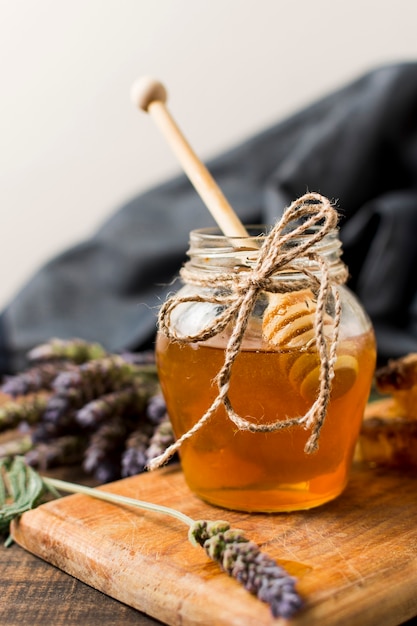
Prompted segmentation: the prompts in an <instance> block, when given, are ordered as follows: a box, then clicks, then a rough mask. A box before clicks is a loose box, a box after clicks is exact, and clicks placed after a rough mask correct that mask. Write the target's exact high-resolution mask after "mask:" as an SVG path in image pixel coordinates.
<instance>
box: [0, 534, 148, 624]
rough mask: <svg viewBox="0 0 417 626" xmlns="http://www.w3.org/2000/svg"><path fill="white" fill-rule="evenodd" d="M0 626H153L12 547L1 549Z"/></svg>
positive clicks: (142, 616) (118, 604)
mask: <svg viewBox="0 0 417 626" xmlns="http://www.w3.org/2000/svg"><path fill="white" fill-rule="evenodd" d="M0 572H1V576H2V581H1V594H0V624H1V625H2V626H80V625H83V626H86V625H87V626H121V625H123V626H157V625H158V624H160V622H159V621H157V620H154V619H152V618H151V617H148V616H146V615H144V614H143V613H139V611H137V610H135V609H133V608H131V607H129V606H127V605H125V604H121V603H120V602H116V601H115V600H113V599H112V598H110V597H108V596H106V595H104V594H102V593H100V592H99V591H96V590H95V589H92V588H91V587H89V586H88V585H85V584H84V583H82V582H80V581H79V580H76V579H75V578H72V577H71V576H68V575H67V574H66V573H64V572H62V571H60V570H59V569H57V568H55V567H51V566H50V565H49V564H47V563H46V562H45V561H42V560H41V559H39V558H36V557H35V556H33V555H32V554H30V553H29V552H26V551H25V550H22V548H20V547H19V546H18V545H16V544H14V545H12V546H11V547H10V548H4V547H3V546H0Z"/></svg>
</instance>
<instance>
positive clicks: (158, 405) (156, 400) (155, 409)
mask: <svg viewBox="0 0 417 626" xmlns="http://www.w3.org/2000/svg"><path fill="white" fill-rule="evenodd" d="M166 413H167V407H166V404H165V400H164V397H163V395H162V394H160V393H158V394H156V395H154V396H152V397H151V398H149V402H148V406H147V407H146V416H147V418H148V419H149V421H150V422H151V423H152V424H159V423H160V422H161V421H162V420H163V419H164V417H166Z"/></svg>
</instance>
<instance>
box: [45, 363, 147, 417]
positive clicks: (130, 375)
mask: <svg viewBox="0 0 417 626" xmlns="http://www.w3.org/2000/svg"><path fill="white" fill-rule="evenodd" d="M135 375H136V371H135V369H134V368H133V366H131V365H129V364H128V363H126V362H125V361H124V360H123V359H122V358H121V357H119V356H108V357H104V358H103V359H96V360H94V361H88V362H87V363H84V364H83V365H80V366H78V367H76V368H74V369H72V370H71V371H64V372H61V373H59V374H58V376H57V377H56V378H55V379H54V381H53V383H52V389H53V392H54V395H53V396H52V397H51V399H50V401H49V402H48V405H47V407H46V410H45V415H44V419H45V420H46V421H51V422H54V421H57V420H59V419H60V417H61V416H62V415H63V414H65V413H67V412H69V411H71V410H77V409H80V408H81V407H82V406H83V405H84V404H86V403H87V402H90V401H91V400H93V399H95V398H98V397H99V396H102V395H103V394H106V393H109V392H112V391H116V390H118V389H122V388H124V387H128V386H129V385H131V384H132V382H134V380H135Z"/></svg>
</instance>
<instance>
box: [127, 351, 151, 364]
mask: <svg viewBox="0 0 417 626" xmlns="http://www.w3.org/2000/svg"><path fill="white" fill-rule="evenodd" d="M120 356H121V357H122V359H124V360H125V361H126V362H127V363H131V364H132V365H140V366H142V365H155V352H154V351H153V350H143V351H142V352H121V353H120Z"/></svg>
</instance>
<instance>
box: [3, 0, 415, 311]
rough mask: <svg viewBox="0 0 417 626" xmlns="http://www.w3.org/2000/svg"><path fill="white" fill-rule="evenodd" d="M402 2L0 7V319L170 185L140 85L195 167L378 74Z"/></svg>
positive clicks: (59, 2)
mask: <svg viewBox="0 0 417 626" xmlns="http://www.w3.org/2000/svg"><path fill="white" fill-rule="evenodd" d="M416 23H417V3H416V1H415V0H396V2H391V3H386V2H381V0H349V1H348V0H299V1H294V0H152V1H151V0H0V77H1V82H0V85H1V98H0V112H1V115H0V236H1V239H0V308H1V307H2V306H3V305H4V304H5V303H6V302H7V301H8V300H9V299H10V298H11V297H12V296H13V294H14V293H15V292H16V291H17V290H18V289H19V288H20V287H21V285H22V284H24V282H25V280H27V278H28V277H29V276H30V275H31V274H32V273H33V272H34V271H35V270H36V269H37V268H38V267H39V266H40V265H41V264H42V263H43V262H44V261H45V260H47V259H48V258H50V257H51V256H53V255H54V254H55V253H57V252H60V251H62V250H63V249H64V248H66V247H68V246H69V245H71V244H73V243H75V242H78V241H80V240H82V239H84V238H86V237H88V236H89V234H90V233H92V232H93V231H94V229H95V228H96V227H97V226H98V225H99V224H100V223H101V222H102V221H103V220H104V219H105V218H106V217H107V216H108V215H109V214H110V213H112V212H113V211H114V210H116V208H117V207H118V206H120V205H121V204H122V203H123V202H124V201H125V200H127V199H129V198H130V197H131V196H132V195H133V194H135V193H137V192H138V191H140V190H143V189H145V188H146V187H148V186H150V185H153V184H154V183H156V182H158V181H159V180H161V179H164V178H166V177H167V176H170V175H171V174H173V173H177V172H178V166H177V164H176V162H175V159H174V157H173V156H172V154H171V152H170V150H169V148H168V146H167V145H166V144H165V142H164V140H163V139H162V138H161V136H160V135H159V132H158V131H157V129H156V128H155V127H154V125H153V123H152V121H151V120H150V119H149V118H148V117H147V116H146V115H145V114H141V113H139V112H137V111H136V110H135V109H134V108H133V106H132V105H131V102H130V96H129V92H130V86H131V83H132V82H133V80H134V79H136V78H137V77H138V76H141V75H142V74H151V75H154V76H157V77H159V78H160V79H161V80H163V81H164V82H165V84H166V85H167V87H168V90H169V93H170V99H169V105H170V109H171V111H172V113H173V115H174V117H175V118H176V120H177V122H178V123H179V125H180V127H181V128H182V129H183V131H184V132H185V134H186V136H187V137H188V139H189V140H190V142H191V144H192V145H193V147H194V149H195V150H196V151H197V153H198V154H199V155H200V156H201V157H202V158H204V159H205V158H208V157H210V156H213V155H214V154H216V153H217V152H218V151H220V150H222V149H223V148H227V147H229V146H231V145H233V144H234V143H235V142H237V141H240V140H242V139H244V138H245V137H246V136H248V135H250V134H252V133H253V132H255V131H257V130H260V129H261V128H263V127H265V126H267V125H268V124H270V123H273V122H276V121H279V120H280V119H282V118H283V117H285V116H286V115H287V114H290V113H292V112H294V111H295V110H296V109H298V108H300V107H302V106H303V105H305V104H307V103H309V102H311V101H312V100H314V99H315V98H317V97H320V96H322V95H324V94H325V93H327V92H329V91H331V90H333V89H335V88H337V87H339V86H341V85H342V84H344V83H346V82H347V81H349V80H350V79H352V78H355V77H356V76H357V75H358V74H360V73H362V72H364V71H366V70H368V69H370V68H372V67H374V66H375V65H379V64H382V63H385V62H392V61H398V60H416V59H417V36H416Z"/></svg>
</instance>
